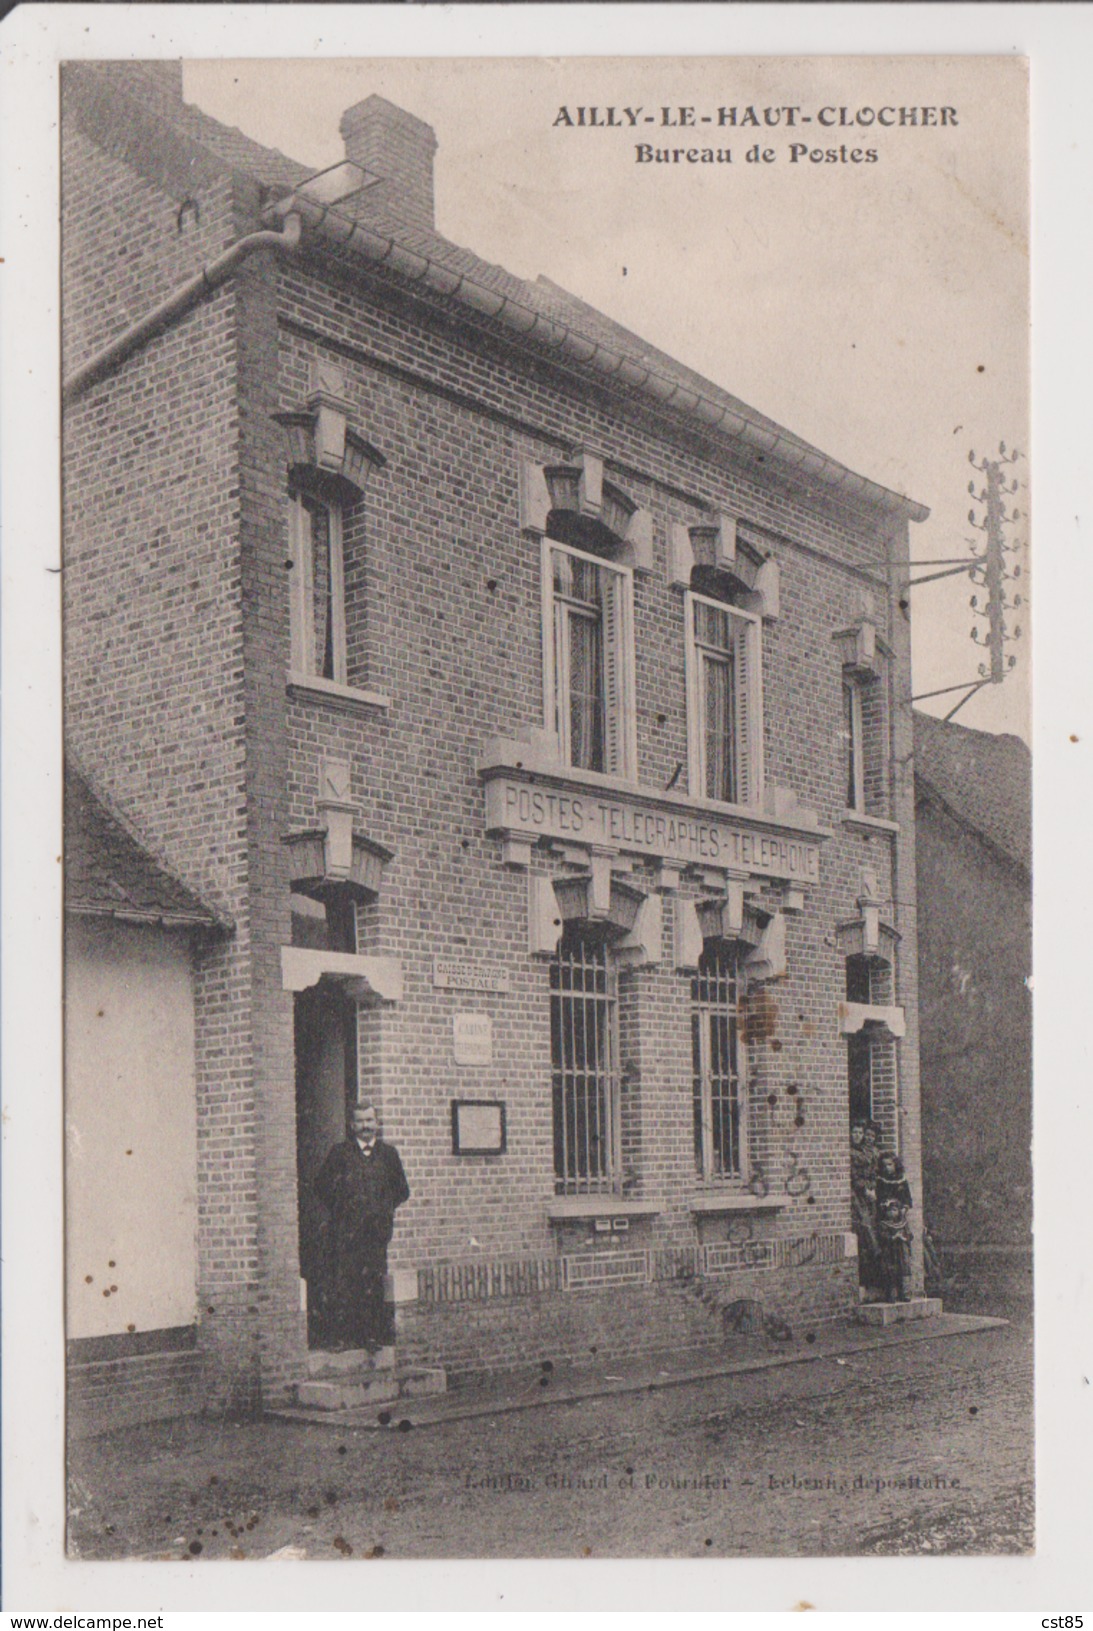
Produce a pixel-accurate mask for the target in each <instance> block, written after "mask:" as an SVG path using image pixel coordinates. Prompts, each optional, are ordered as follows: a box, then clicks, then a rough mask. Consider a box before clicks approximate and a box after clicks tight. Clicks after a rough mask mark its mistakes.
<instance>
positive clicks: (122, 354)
mask: <svg viewBox="0 0 1093 1631" xmlns="http://www.w3.org/2000/svg"><path fill="white" fill-rule="evenodd" d="M300 229H301V221H300V216H299V215H298V214H296V213H295V212H292V213H290V214H287V215H286V216H285V218H284V227H283V230H281V231H280V232H276V231H265V230H263V231H261V232H251V233H249V234H248V236H247V237H245V238H240V239H239V240H238V242H237V243H234V244H232V245H231V247H230V248H229V249H226V250H225V251H224V253H223V254H222V255H218V256H217V258H216V259H215V260H212V261H209V263H208V265H206V266H203V267H202V268H201V271H200V272H198V273H197V275H196V276H195V277H192V278H190V280H189V281H188V282H187V283H184V284H182V286H181V287H180V288H178V289H176V290H175V292H174V294H172V295H168V297H167V299H166V300H163V301H161V302H160V304H159V305H158V306H154V307H153V308H152V310H151V311H150V312H148V314H147V316H145V317H142V318H140V319H139V321H138V322H136V323H133V324H132V325H131V326H130V327H129V328H127V329H126V330H125V333H124V334H119V335H118V337H117V339H116V340H111V342H110V344H109V345H108V346H104V347H103V349H102V350H101V351H99V352H97V353H96V354H95V356H93V357H91V358H89V359H88V361H87V362H85V363H83V364H82V365H81V367H79V368H77V369H76V372H75V373H74V374H70V375H69V377H68V379H66V380H65V382H64V386H63V388H62V392H61V395H62V399H63V400H64V401H65V402H71V401H73V400H74V398H76V397H77V396H79V395H80V394H81V393H82V392H83V391H84V390H86V389H87V387H88V386H89V385H92V384H94V383H95V382H96V381H97V380H100V379H102V378H103V376H104V375H106V374H109V373H110V372H111V371H112V369H114V368H115V367H116V366H117V364H118V363H120V362H123V361H124V360H125V358H126V357H128V356H130V355H131V354H132V353H133V352H134V351H136V350H138V349H139V347H140V346H142V345H143V344H144V342H145V340H148V339H151V337H152V336H153V335H154V334H158V333H159V332H160V331H161V330H162V329H165V328H169V327H170V325H171V324H172V323H173V322H174V321H175V320H176V318H179V317H181V316H182V315H183V314H184V313H185V312H188V311H189V310H190V309H191V307H193V306H196V305H198V304H199V303H200V302H201V301H202V300H205V299H207V298H208V296H209V295H211V294H213V293H214V292H215V291H216V290H217V289H219V288H220V286H221V284H222V283H225V282H226V281H227V279H228V278H229V277H230V276H231V274H232V273H233V272H234V271H235V268H236V267H237V266H239V265H240V263H241V262H242V261H244V260H246V259H247V258H248V256H250V255H253V254H254V253H255V251H256V250H259V249H277V250H280V251H281V253H282V254H292V253H293V252H294V251H295V250H297V249H298V248H299V246H300Z"/></svg>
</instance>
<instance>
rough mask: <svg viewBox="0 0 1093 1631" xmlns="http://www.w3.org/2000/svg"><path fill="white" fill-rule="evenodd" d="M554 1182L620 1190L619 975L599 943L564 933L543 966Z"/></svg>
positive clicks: (571, 1189)
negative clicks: (547, 964)
mask: <svg viewBox="0 0 1093 1631" xmlns="http://www.w3.org/2000/svg"><path fill="white" fill-rule="evenodd" d="M550 1044H551V1061H552V1065H553V1099H554V1187H555V1190H556V1191H557V1193H558V1194H560V1195H588V1194H610V1193H615V1192H618V1191H619V1190H620V1188H621V1166H620V1155H619V1151H620V1122H619V1108H620V1106H619V1074H618V1057H619V1046H618V978H617V974H616V970H615V967H614V964H613V961H612V957H611V952H610V949H609V948H608V946H607V945H605V944H604V943H603V941H598V940H595V939H590V938H588V937H586V936H584V935H582V934H580V933H573V932H570V931H569V930H567V931H566V933H565V934H564V935H563V937H562V942H561V945H560V946H559V948H558V952H557V955H556V956H555V957H554V959H553V960H552V962H551V965H550Z"/></svg>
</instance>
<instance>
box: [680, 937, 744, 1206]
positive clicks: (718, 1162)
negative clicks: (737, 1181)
mask: <svg viewBox="0 0 1093 1631" xmlns="http://www.w3.org/2000/svg"><path fill="white" fill-rule="evenodd" d="M739 993H740V972H739V959H738V956H737V951H736V948H735V947H734V946H728V945H721V946H717V947H716V948H715V947H708V948H707V949H706V950H705V951H704V952H703V954H702V958H701V960H700V962H699V965H698V970H697V972H696V974H695V976H694V978H693V979H692V981H691V1052H692V1061H693V1070H692V1082H693V1103H694V1152H695V1169H696V1171H697V1173H698V1175H699V1177H700V1178H702V1179H707V1180H708V1179H717V1178H740V1177H743V1175H744V1128H743V1121H744V1071H743V1060H744V1051H743V1048H742V1046H741V1037H740V1029H739Z"/></svg>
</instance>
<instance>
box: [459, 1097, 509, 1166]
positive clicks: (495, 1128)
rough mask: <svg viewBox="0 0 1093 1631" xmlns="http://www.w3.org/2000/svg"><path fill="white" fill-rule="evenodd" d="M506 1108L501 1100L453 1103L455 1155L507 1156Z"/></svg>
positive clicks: (460, 1100)
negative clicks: (505, 1154)
mask: <svg viewBox="0 0 1093 1631" xmlns="http://www.w3.org/2000/svg"><path fill="white" fill-rule="evenodd" d="M504 1153H505V1106H504V1105H503V1104H502V1103H501V1102H500V1100H498V1099H453V1100H452V1154H453V1155H504Z"/></svg>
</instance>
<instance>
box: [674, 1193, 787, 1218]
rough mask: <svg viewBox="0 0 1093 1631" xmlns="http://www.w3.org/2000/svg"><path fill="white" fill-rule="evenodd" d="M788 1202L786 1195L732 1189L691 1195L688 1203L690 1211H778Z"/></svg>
mask: <svg viewBox="0 0 1093 1631" xmlns="http://www.w3.org/2000/svg"><path fill="white" fill-rule="evenodd" d="M789 1202H790V1197H789V1196H788V1195H752V1194H750V1193H749V1192H748V1191H747V1190H740V1189H732V1190H729V1191H728V1192H727V1193H726V1194H724V1195H716V1194H712V1193H709V1192H706V1193H703V1194H701V1195H692V1196H691V1199H690V1203H689V1204H690V1209H691V1211H692V1212H780V1211H781V1210H782V1208H783V1207H784V1206H788V1205H789Z"/></svg>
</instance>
